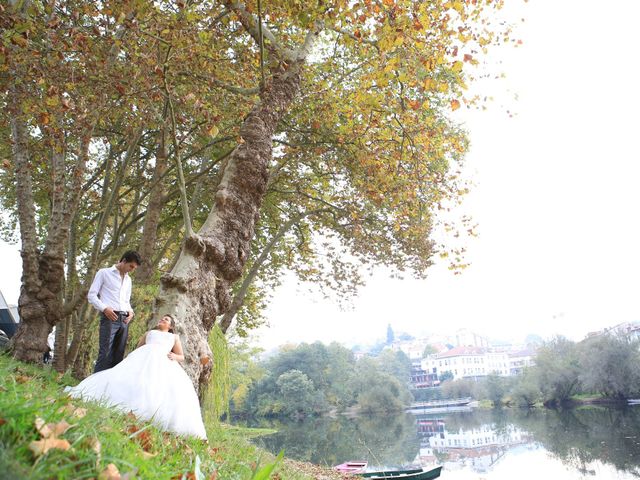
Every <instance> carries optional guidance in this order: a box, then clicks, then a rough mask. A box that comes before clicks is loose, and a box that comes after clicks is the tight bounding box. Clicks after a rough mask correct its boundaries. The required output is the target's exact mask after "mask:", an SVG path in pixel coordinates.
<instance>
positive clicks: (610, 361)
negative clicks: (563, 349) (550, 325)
mask: <svg viewBox="0 0 640 480" xmlns="http://www.w3.org/2000/svg"><path fill="white" fill-rule="evenodd" d="M578 348H579V355H580V364H581V366H582V368H581V369H580V374H579V379H580V382H581V384H582V388H583V390H585V391H587V392H598V393H601V394H602V395H604V396H605V397H609V398H617V399H626V398H632V397H633V396H636V395H638V394H640V369H639V367H640V350H639V345H638V342H637V341H629V340H628V339H626V338H623V337H617V336H613V335H600V336H598V337H595V338H588V339H586V340H584V341H583V342H581V343H580V344H579V345H578Z"/></svg>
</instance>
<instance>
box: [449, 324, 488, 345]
mask: <svg viewBox="0 0 640 480" xmlns="http://www.w3.org/2000/svg"><path fill="white" fill-rule="evenodd" d="M450 341H451V343H452V344H453V345H455V346H456V347H482V348H488V347H489V339H488V338H487V337H483V336H482V335H479V334H477V333H475V332H472V331H471V330H469V329H467V328H461V329H460V330H458V331H457V332H456V333H455V335H453V336H451V337H450Z"/></svg>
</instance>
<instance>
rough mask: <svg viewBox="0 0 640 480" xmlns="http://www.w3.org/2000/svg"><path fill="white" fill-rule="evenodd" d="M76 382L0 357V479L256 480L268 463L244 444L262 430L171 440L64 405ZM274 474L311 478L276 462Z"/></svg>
mask: <svg viewBox="0 0 640 480" xmlns="http://www.w3.org/2000/svg"><path fill="white" fill-rule="evenodd" d="M75 383H76V381H75V380H73V379H72V378H71V377H69V376H61V375H58V374H56V373H55V372H52V371H51V370H50V369H42V368H38V367H35V366H31V365H26V364H23V363H20V362H17V361H15V360H12V359H10V358H8V357H7V356H6V355H0V472H2V475H1V476H2V478H15V479H82V478H87V479H89V478H98V479H109V480H118V479H126V478H129V479H130V478H139V479H182V478H185V479H201V478H202V479H211V478H218V479H252V478H253V479H255V480H257V479H258V478H266V476H265V475H266V474H267V472H266V469H267V467H269V466H270V465H272V464H273V463H274V462H275V458H274V457H273V455H271V454H269V453H267V452H265V451H262V450H260V449H258V448H256V447H255V446H254V445H252V444H251V443H250V442H249V441H248V439H249V438H250V437H251V436H255V435H258V434H261V433H268V432H265V431H259V430H252V429H243V428H237V427H231V426H228V425H224V424H217V423H216V424H212V423H209V424H207V425H206V428H207V434H208V437H209V443H208V444H207V443H205V442H203V441H201V440H197V439H190V438H183V437H178V436H175V435H172V434H168V433H164V432H161V431H159V430H157V429H156V428H154V427H153V426H150V425H147V424H145V423H143V422H140V421H138V420H137V419H136V418H135V417H133V415H122V414H119V413H117V412H114V411H113V410H110V409H108V408H104V407H102V406H100V405H96V404H94V403H84V402H81V401H79V400H75V399H71V398H70V397H69V396H67V395H66V394H65V393H64V391H63V389H64V387H65V386H66V385H73V384H75ZM261 470H262V471H261ZM273 472H274V473H273V474H272V475H273V476H274V477H276V478H287V479H289V478H290V479H300V480H303V479H308V478H310V477H309V476H306V475H304V474H303V473H301V472H299V471H298V470H296V469H293V468H292V467H290V466H287V465H286V464H284V463H281V462H279V463H278V465H277V466H276V468H275V470H274V471H273Z"/></svg>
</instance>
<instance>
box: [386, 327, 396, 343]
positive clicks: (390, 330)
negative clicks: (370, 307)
mask: <svg viewBox="0 0 640 480" xmlns="http://www.w3.org/2000/svg"><path fill="white" fill-rule="evenodd" d="M395 338H396V336H395V335H394V334H393V328H391V324H388V325H387V345H391V344H392V343H393V341H394V340H395Z"/></svg>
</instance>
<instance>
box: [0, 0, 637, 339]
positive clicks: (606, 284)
mask: <svg viewBox="0 0 640 480" xmlns="http://www.w3.org/2000/svg"><path fill="white" fill-rule="evenodd" d="M509 1H510V2H511V3H512V6H511V10H510V14H511V15H512V18H514V19H520V18H524V19H525V22H524V23H521V24H519V25H518V28H517V31H516V34H515V37H516V38H521V39H522V41H523V44H522V46H520V47H519V48H515V49H514V48H506V49H501V50H500V51H499V52H497V53H495V54H494V56H493V58H494V61H495V62H496V63H498V62H502V63H501V64H500V65H499V66H497V67H496V72H498V73H501V72H504V73H505V75H506V79H504V80H500V81H496V82H493V83H492V85H491V86H490V87H488V88H490V92H491V93H492V94H494V95H495V96H496V98H497V100H496V101H495V102H494V103H493V104H491V105H490V108H489V110H488V111H485V112H482V113H470V112H462V113H461V116H460V119H462V120H464V122H465V124H466V128H467V129H468V130H469V132H470V138H471V141H472V148H471V152H470V153H469V155H468V157H467V161H466V167H465V169H466V174H467V175H468V176H470V177H471V178H473V180H474V182H475V184H476V185H475V187H474V189H473V191H472V193H471V194H470V195H468V197H467V199H466V201H465V204H464V206H463V210H462V212H463V213H470V214H472V215H473V217H474V220H475V221H476V222H478V223H479V225H480V226H479V232H480V236H479V237H478V238H476V239H473V240H471V241H470V242H469V244H468V245H467V248H468V252H469V254H468V257H467V259H468V260H469V261H471V263H472V265H471V267H470V268H468V269H467V270H466V271H465V272H464V273H463V274H462V275H458V276H454V275H452V274H451V273H450V272H449V271H448V270H447V269H446V265H442V266H436V267H434V268H433V271H432V272H431V274H430V276H429V278H428V279H427V280H423V281H417V280H402V281H400V280H390V279H388V278H387V276H386V275H385V274H384V272H380V274H378V275H376V276H374V277H373V278H371V279H370V280H369V283H368V285H367V287H365V288H363V289H362V290H361V292H360V295H359V296H358V298H356V299H355V300H354V302H353V305H352V308H351V309H349V310H346V311H341V310H340V309H339V308H338V307H337V306H336V305H334V304H333V303H332V302H330V301H325V300H323V299H322V298H321V297H320V296H319V295H311V294H308V293H306V292H307V287H305V286H297V285H296V283H295V282H293V281H289V282H285V284H284V285H283V286H282V287H281V288H280V289H278V290H277V291H276V292H275V294H274V300H273V302H272V305H271V306H270V308H269V310H268V317H269V322H270V327H269V328H263V329H261V330H260V331H259V334H258V335H259V336H258V337H257V340H256V342H257V343H259V344H261V345H262V346H264V347H265V348H271V347H273V346H276V345H278V344H281V343H285V342H301V341H307V342H310V341H314V340H321V341H325V342H328V341H332V340H337V341H340V342H343V343H349V344H351V343H354V342H356V343H357V342H358V340H359V341H360V342H364V343H366V342H372V341H374V340H375V339H376V338H383V337H384V336H385V333H386V326H387V324H388V323H391V325H392V326H393V328H394V330H395V331H396V332H398V331H406V332H409V333H412V334H414V335H416V334H421V333H428V332H441V333H453V332H454V331H455V330H456V329H458V328H470V329H472V330H474V331H476V332H478V333H481V334H485V335H488V336H490V337H493V338H501V339H514V340H522V339H523V337H524V336H525V335H526V334H528V333H538V334H540V335H542V336H543V337H550V336H552V335H554V334H562V335H565V336H568V337H570V338H573V339H579V338H581V337H582V336H583V335H584V334H586V333H587V332H589V331H592V330H598V329H602V328H604V327H607V326H612V325H614V324H616V323H619V322H622V321H633V320H640V308H639V305H638V300H637V299H638V298H640V295H638V293H637V289H638V280H637V276H638V272H639V271H640V253H639V252H640V248H639V247H640V215H639V214H638V206H639V205H640V188H638V182H639V181H640V162H639V161H638V160H639V156H640V154H639V153H638V149H637V147H636V141H635V139H636V138H637V137H638V135H639V134H638V121H637V114H638V112H640V93H639V89H638V85H640V82H639V80H640V79H639V78H638V74H637V68H636V63H637V55H638V48H639V46H640V41H639V38H638V37H639V33H638V32H639V30H638V28H637V25H636V22H637V19H638V18H640V2H637V1H635V0H625V1H613V0H612V1H609V2H606V3H602V2H596V1H595V0H580V1H578V0H531V1H530V2H528V3H525V2H524V1H522V0H509ZM506 109H509V111H512V112H515V113H516V114H515V115H514V116H513V117H512V118H511V117H509V115H508V114H507V113H506ZM459 112H460V111H459ZM457 113H458V112H457ZM0 258H1V259H2V264H3V270H4V272H5V274H4V275H2V276H0V288H1V289H2V291H3V292H4V294H5V297H6V298H7V300H8V301H9V302H10V303H15V302H16V301H17V297H18V282H19V276H20V273H19V272H20V262H19V257H18V255H17V250H16V248H15V247H14V248H11V247H8V246H6V245H0ZM6 272H11V273H10V274H7V273H6Z"/></svg>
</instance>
